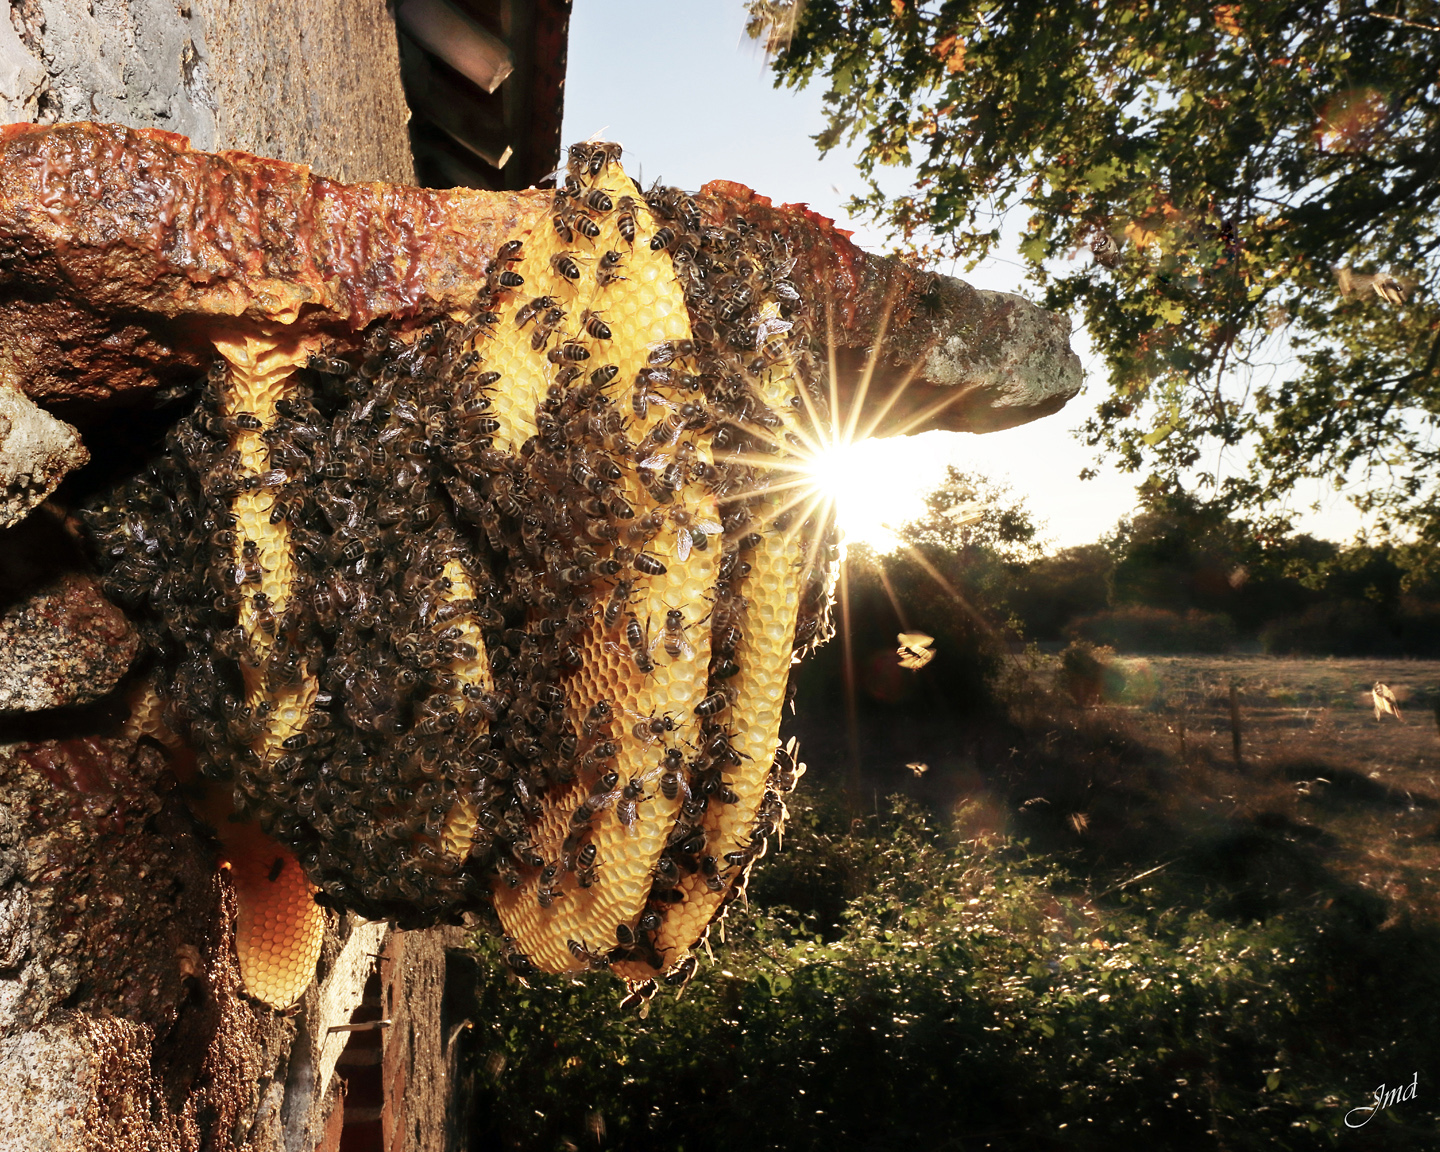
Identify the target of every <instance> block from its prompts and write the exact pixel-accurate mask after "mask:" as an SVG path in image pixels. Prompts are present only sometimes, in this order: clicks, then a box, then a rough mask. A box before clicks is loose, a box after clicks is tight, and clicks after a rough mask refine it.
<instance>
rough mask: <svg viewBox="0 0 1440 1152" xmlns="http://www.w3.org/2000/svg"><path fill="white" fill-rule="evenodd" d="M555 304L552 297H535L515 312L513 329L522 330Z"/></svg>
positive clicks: (497, 376)
mask: <svg viewBox="0 0 1440 1152" xmlns="http://www.w3.org/2000/svg"><path fill="white" fill-rule="evenodd" d="M557 303H558V301H557V300H556V299H555V297H553V296H536V297H535V299H533V300H531V301H530V303H528V304H526V305H524V306H523V307H521V308H517V309H516V310H515V327H517V328H524V327H525V325H526V324H528V323H530V321H531V320H533V319H535V317H537V316H539V315H540V314H541V313H542V312H548V311H549V310H550V309H551V308H554V307H555V305H556V304H557ZM496 379H497V380H498V379H499V374H498V373H497V374H496Z"/></svg>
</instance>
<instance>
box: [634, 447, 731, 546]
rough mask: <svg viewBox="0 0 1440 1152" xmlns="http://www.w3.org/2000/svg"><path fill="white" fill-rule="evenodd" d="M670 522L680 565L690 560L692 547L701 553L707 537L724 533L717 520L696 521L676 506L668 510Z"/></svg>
mask: <svg viewBox="0 0 1440 1152" xmlns="http://www.w3.org/2000/svg"><path fill="white" fill-rule="evenodd" d="M642 467H643V465H642ZM670 522H671V523H672V524H674V526H675V556H676V558H677V559H678V560H680V561H681V563H684V561H686V560H688V559H689V558H690V549H691V548H692V547H698V548H699V549H700V550H701V551H702V552H703V551H704V550H705V548H707V547H709V543H708V538H709V537H711V536H718V535H720V534H721V533H722V532H724V531H725V529H724V527H723V525H721V523H720V522H719V521H718V520H700V519H697V518H696V517H695V516H694V515H692V514H691V513H690V512H688V511H686V510H685V509H684V508H681V507H678V506H677V507H674V508H671V509H670Z"/></svg>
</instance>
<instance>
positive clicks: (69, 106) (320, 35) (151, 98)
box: [0, 0, 415, 183]
mask: <svg viewBox="0 0 1440 1152" xmlns="http://www.w3.org/2000/svg"><path fill="white" fill-rule="evenodd" d="M409 116H410V114H409V110H408V109H407V107H406V105H405V98H404V93H403V91H402V89H401V85H400V58H399V47H398V44H397V41H396V36H395V24H394V20H393V18H392V17H391V15H390V13H389V12H388V11H387V9H386V5H385V3H384V0H287V2H286V3H283V4H279V3H268V4H266V3H256V2H255V0H189V2H188V3H177V2H176V0H12V4H11V21H10V22H9V24H8V26H6V24H5V22H0V118H3V121H4V122H5V123H16V122H21V121H30V122H32V123H40V124H52V123H55V122H57V121H64V120H105V121H112V122H114V123H117V124H125V125H127V126H129V127H132V128H163V129H165V130H167V131H170V132H178V133H180V134H182V135H184V136H188V137H190V139H191V140H193V141H194V142H195V145H196V147H198V148H205V149H216V150H219V149H226V148H235V149H240V150H243V151H248V152H256V153H259V154H261V155H265V156H272V157H275V158H276V159H281V160H290V161H294V162H296V163H302V164H310V165H311V166H312V167H314V168H316V169H317V170H318V171H320V172H322V173H324V174H325V175H328V176H334V177H337V178H339V179H343V180H387V181H392V182H398V183H413V181H414V179H415V176H414V165H413V162H412V160H411V158H410V141H409V133H408V131H407V127H406V126H407V123H408V121H409Z"/></svg>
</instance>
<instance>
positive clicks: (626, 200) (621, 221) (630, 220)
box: [615, 196, 639, 248]
mask: <svg viewBox="0 0 1440 1152" xmlns="http://www.w3.org/2000/svg"><path fill="white" fill-rule="evenodd" d="M638 207H639V205H638V204H637V203H636V202H635V198H634V197H633V196H622V197H620V201H619V208H620V215H618V216H617V217H615V226H616V227H617V228H618V229H619V230H620V235H621V236H623V237H624V238H625V243H627V244H629V245H630V246H631V247H632V248H633V247H634V246H635V210H636V209H637V208H638Z"/></svg>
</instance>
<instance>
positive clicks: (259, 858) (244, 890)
mask: <svg viewBox="0 0 1440 1152" xmlns="http://www.w3.org/2000/svg"><path fill="white" fill-rule="evenodd" d="M224 855H225V860H226V862H227V863H228V864H229V869H228V871H229V875H230V880H231V883H232V885H233V886H234V889H235V900H236V906H237V916H236V922H235V951H236V953H237V954H238V956H239V960H240V976H241V979H243V980H244V981H245V990H246V991H247V992H248V993H249V994H250V995H251V996H254V997H255V998H256V999H257V1000H260V1001H263V1002H264V1003H266V1004H270V1005H272V1006H274V1007H276V1008H284V1007H287V1006H289V1005H291V1004H293V1003H295V1001H296V1000H298V999H300V997H301V996H302V995H303V994H304V992H305V989H306V988H308V987H309V985H310V981H311V980H312V979H313V978H314V976H315V962H316V961H317V960H318V959H319V957H320V941H321V937H322V936H323V934H324V930H325V918H324V915H323V914H322V913H321V912H320V910H319V909H318V908H317V907H316V905H315V900H314V898H313V895H312V894H313V892H314V888H313V886H312V885H311V883H310V881H309V880H308V879H307V878H306V876H305V874H304V872H302V871H301V869H300V864H299V862H298V861H297V860H296V859H295V854H294V853H293V852H291V851H290V850H289V849H288V848H286V847H285V846H284V845H282V844H277V843H276V842H275V841H274V840H272V839H270V837H268V836H266V835H265V834H264V833H263V832H261V831H260V829H259V828H258V827H256V826H255V825H254V824H243V825H238V826H235V827H233V828H231V829H226V830H225V848H224Z"/></svg>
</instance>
